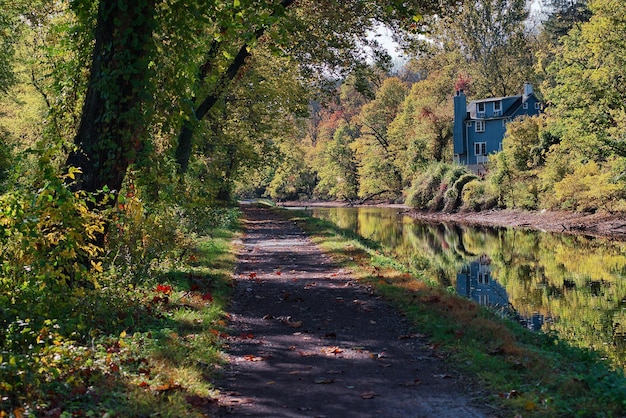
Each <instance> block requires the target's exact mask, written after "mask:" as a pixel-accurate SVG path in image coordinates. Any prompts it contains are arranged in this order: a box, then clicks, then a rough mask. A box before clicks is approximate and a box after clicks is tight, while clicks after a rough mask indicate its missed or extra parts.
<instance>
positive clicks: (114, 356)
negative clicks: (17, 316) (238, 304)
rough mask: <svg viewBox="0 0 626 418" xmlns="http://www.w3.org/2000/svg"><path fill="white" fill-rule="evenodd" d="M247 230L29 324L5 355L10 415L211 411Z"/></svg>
mask: <svg viewBox="0 0 626 418" xmlns="http://www.w3.org/2000/svg"><path fill="white" fill-rule="evenodd" d="M237 233H238V232H237V230H236V228H235V229H234V228H233V227H230V228H214V229H211V231H210V235H203V236H200V235H195V234H194V235H193V237H191V238H190V240H191V241H190V242H191V244H190V245H189V251H188V252H187V253H186V255H185V257H184V260H178V261H177V262H176V263H172V264H170V265H169V267H168V268H165V269H160V270H156V271H157V273H156V274H154V273H153V275H151V276H150V277H143V278H142V280H135V281H134V283H133V284H128V283H127V284H123V283H121V282H120V281H119V279H118V281H116V279H115V278H114V277H108V278H107V277H105V278H103V280H102V283H101V284H102V287H101V288H98V289H93V290H85V289H81V291H80V294H79V295H76V297H75V298H74V295H71V294H70V295H69V296H68V300H65V301H63V300H58V301H56V303H57V305H56V306H54V305H52V306H49V307H48V309H46V312H45V313H44V314H45V315H47V317H48V318H56V319H53V320H46V321H48V322H45V321H44V324H45V327H41V326H39V325H38V326H37V327H35V326H34V325H33V324H35V323H36V322H37V320H35V319H33V320H30V321H25V320H21V323H26V325H24V326H23V329H22V330H21V331H20V332H15V333H13V334H6V336H5V343H4V346H3V347H2V350H3V351H1V352H0V397H1V401H0V417H9V416H15V417H18V416H62V417H69V416H136V417H140V416H146V417H147V416H160V417H181V416H186V417H193V416H198V417H199V416H207V415H210V414H211V411H213V410H214V409H215V408H217V403H216V402H215V398H216V396H217V390H216V389H215V388H214V387H213V386H212V384H211V382H212V381H213V380H214V378H215V376H216V374H217V373H219V371H220V369H221V365H222V362H223V359H222V355H221V351H220V350H221V347H222V342H223V337H224V334H223V330H224V329H225V327H226V322H225V317H226V313H225V306H226V304H227V303H228V301H229V300H230V297H231V275H232V271H233V268H234V263H235V256H234V253H235V251H234V249H233V238H234V237H235V236H236V234H237ZM61 305H63V306H61ZM62 307H63V309H65V310H66V311H67V312H68V313H67V315H66V316H63V315H64V314H61V313H60V312H62V311H61V310H60V309H61V308H62ZM66 308H67V309H66ZM70 308H71V309H70ZM33 312H34V311H31V313H30V314H28V315H29V316H30V317H32V318H35V316H36V315H35V313H33ZM24 315H27V314H26V313H24ZM42 315H43V314H42ZM26 330H28V333H27V334H25V331H26ZM18 331H19V330H18ZM44 337H45V338H44ZM29 339H30V340H32V341H37V344H30V345H29V344H28V341H29ZM42 339H43V340H45V341H41V340H42ZM11 344H12V345H11Z"/></svg>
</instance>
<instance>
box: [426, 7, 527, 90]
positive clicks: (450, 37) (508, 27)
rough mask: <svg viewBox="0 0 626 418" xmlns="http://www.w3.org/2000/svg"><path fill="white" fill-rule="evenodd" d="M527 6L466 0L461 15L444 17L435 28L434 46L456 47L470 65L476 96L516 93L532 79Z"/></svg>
mask: <svg viewBox="0 0 626 418" xmlns="http://www.w3.org/2000/svg"><path fill="white" fill-rule="evenodd" d="M526 6H527V5H526V0H479V1H465V2H464V3H463V4H462V6H461V9H460V14H459V15H458V16H454V17H453V16H447V17H445V18H443V19H442V20H441V24H440V27H439V30H437V31H435V33H434V36H433V38H434V41H435V45H434V46H435V47H436V48H439V49H440V50H441V51H443V52H449V51H454V50H457V51H459V52H460V54H461V55H462V56H463V57H464V58H465V60H466V61H467V63H468V64H469V65H468V68H467V71H468V72H469V73H470V75H471V77H472V80H473V83H472V92H473V93H474V94H476V95H477V96H478V97H499V96H509V95H512V94H517V92H518V91H519V89H520V88H521V86H522V85H523V84H524V83H525V82H529V81H530V82H532V81H533V80H534V76H533V69H532V67H533V63H534V60H533V55H532V49H530V48H529V47H528V45H529V44H531V41H530V39H529V37H528V35H527V33H526V29H525V27H524V22H525V21H526V19H527V17H528V10H527V8H526Z"/></svg>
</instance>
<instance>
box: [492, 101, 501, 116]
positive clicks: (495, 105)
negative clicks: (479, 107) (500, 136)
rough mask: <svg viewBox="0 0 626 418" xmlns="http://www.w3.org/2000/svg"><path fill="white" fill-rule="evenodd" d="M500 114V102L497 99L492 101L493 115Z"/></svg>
mask: <svg viewBox="0 0 626 418" xmlns="http://www.w3.org/2000/svg"><path fill="white" fill-rule="evenodd" d="M501 114H502V102H501V101H499V100H498V101H497V102H493V115H494V116H500V115H501Z"/></svg>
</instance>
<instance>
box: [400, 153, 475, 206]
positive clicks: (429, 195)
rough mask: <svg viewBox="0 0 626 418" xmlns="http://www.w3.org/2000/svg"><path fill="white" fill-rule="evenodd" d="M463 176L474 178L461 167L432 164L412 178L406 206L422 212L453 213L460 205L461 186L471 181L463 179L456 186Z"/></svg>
mask: <svg viewBox="0 0 626 418" xmlns="http://www.w3.org/2000/svg"><path fill="white" fill-rule="evenodd" d="M464 176H471V178H475V176H473V175H472V174H471V173H469V172H468V171H467V169H466V168H465V167H462V166H458V165H451V164H445V163H435V164H432V165H430V166H428V167H427V169H426V170H425V171H424V172H422V173H420V174H418V175H417V176H416V177H415V178H414V180H413V184H412V186H411V189H410V190H409V192H408V195H407V199H406V204H407V205H408V206H411V207H413V208H417V209H422V210H429V211H440V210H446V211H454V210H455V209H457V208H458V206H459V204H460V196H461V190H462V189H463V186H464V185H465V183H467V182H468V181H470V180H471V178H465V179H464V180H463V181H462V182H461V183H458V184H456V183H457V181H458V180H459V179H460V178H463V177H464ZM450 185H452V187H450ZM455 185H456V186H455ZM455 187H456V188H455Z"/></svg>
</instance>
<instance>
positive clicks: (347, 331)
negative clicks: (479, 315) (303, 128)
mask: <svg viewBox="0 0 626 418" xmlns="http://www.w3.org/2000/svg"><path fill="white" fill-rule="evenodd" d="M244 212H245V216H246V235H245V237H244V240H243V247H242V249H241V253H240V258H239V263H238V267H237V271H236V274H235V276H236V277H235V282H236V290H235V295H234V298H233V302H232V307H231V309H230V320H231V323H230V327H231V331H232V332H231V335H232V337H231V338H230V347H229V349H228V350H227V354H228V357H229V364H228V366H227V367H226V370H225V373H224V376H223V380H222V381H221V382H220V386H221V387H220V389H221V392H222V395H221V397H220V416H236V417H240V416H254V417H337V418H348V417H389V418H391V417H402V418H407V417H438V418H446V417H450V418H452V417H454V418H463V417H488V416H497V414H495V413H493V412H492V411H489V410H487V409H486V407H484V406H482V405H480V404H479V402H477V401H475V400H474V398H473V395H472V394H471V393H470V388H469V387H468V386H467V381H464V379H463V378H462V377H461V376H459V375H458V373H454V372H451V371H450V370H449V369H448V368H447V367H446V364H445V363H444V362H443V361H442V360H441V359H440V358H438V357H437V353H436V351H434V350H433V349H432V347H429V346H428V343H427V341H426V340H425V339H424V338H423V336H421V335H420V334H419V333H418V332H416V331H415V330H414V329H411V328H410V326H409V324H408V323H407V322H406V320H405V319H404V318H403V317H402V316H401V315H400V314H398V313H397V312H395V311H394V310H393V309H392V308H391V307H389V306H388V305H387V304H386V303H385V302H384V301H382V300H381V299H380V298H378V297H377V296H376V295H374V294H372V293H371V292H370V291H369V290H368V289H366V288H364V287H362V286H360V285H359V284H358V283H357V282H356V281H355V280H354V279H352V278H351V275H350V272H349V271H346V270H342V269H339V268H337V267H336V266H334V265H333V263H332V262H331V260H330V259H329V258H328V257H327V256H326V255H324V254H322V253H321V252H320V250H319V249H318V248H317V246H315V245H314V244H313V243H312V242H311V241H310V240H308V239H307V238H306V236H305V235H304V234H303V232H302V231H301V230H300V229H299V228H298V227H297V226H295V225H294V224H293V223H291V222H289V221H286V220H284V219H282V218H281V217H280V216H279V215H277V214H275V213H273V212H272V211H270V210H268V209H263V208H257V207H244Z"/></svg>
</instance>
